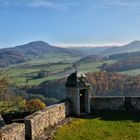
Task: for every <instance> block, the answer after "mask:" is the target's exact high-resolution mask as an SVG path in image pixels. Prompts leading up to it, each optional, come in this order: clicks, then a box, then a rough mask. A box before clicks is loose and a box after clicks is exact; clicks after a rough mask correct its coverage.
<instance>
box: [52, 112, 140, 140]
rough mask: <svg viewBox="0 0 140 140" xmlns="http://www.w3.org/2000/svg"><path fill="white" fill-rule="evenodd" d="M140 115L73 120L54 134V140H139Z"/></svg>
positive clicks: (96, 116)
mask: <svg viewBox="0 0 140 140" xmlns="http://www.w3.org/2000/svg"><path fill="white" fill-rule="evenodd" d="M139 139H140V114H112V113H105V114H102V115H93V117H90V118H74V119H73V121H72V122H71V123H70V124H67V125H65V126H63V127H61V128H60V129H58V131H57V132H56V134H55V135H54V140H139Z"/></svg>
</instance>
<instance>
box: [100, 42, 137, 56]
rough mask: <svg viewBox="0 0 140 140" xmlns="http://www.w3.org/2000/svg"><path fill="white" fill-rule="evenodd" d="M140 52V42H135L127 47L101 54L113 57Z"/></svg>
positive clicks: (112, 48)
mask: <svg viewBox="0 0 140 140" xmlns="http://www.w3.org/2000/svg"><path fill="white" fill-rule="evenodd" d="M136 51H140V41H133V42H131V43H129V44H127V45H123V46H119V47H118V46H114V47H111V48H109V49H106V50H104V51H102V52H101V54H102V55H112V54H118V53H126V52H136Z"/></svg>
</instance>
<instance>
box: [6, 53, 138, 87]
mask: <svg viewBox="0 0 140 140" xmlns="http://www.w3.org/2000/svg"><path fill="white" fill-rule="evenodd" d="M80 58H81V57H79V56H73V55H68V54H63V53H50V54H48V55H44V56H41V57H40V58H34V59H33V60H28V61H26V62H24V63H20V64H14V65H10V66H8V67H7V68H6V71H7V72H8V73H9V75H10V76H11V77H12V79H13V81H14V82H15V83H16V84H18V85H27V84H28V85H38V84H40V83H42V82H43V81H52V80H57V79H60V78H63V77H65V76H67V75H68V74H70V73H72V72H74V71H75V69H74V68H73V67H72V65H73V63H74V62H76V61H77V60H79V59H80ZM114 62H115V61H114V60H104V61H103V60H102V61H100V62H96V61H94V62H90V63H89V62H88V63H81V64H80V65H79V66H78V67H77V69H78V71H80V72H82V73H88V72H97V71H100V68H99V67H100V66H101V65H102V64H103V63H107V64H112V63H114ZM40 71H44V72H45V73H46V76H45V77H43V78H36V79H35V78H32V77H34V76H36V75H37V74H38V73H39V72H40ZM121 73H122V74H128V75H137V74H140V69H135V70H129V71H124V72H121Z"/></svg>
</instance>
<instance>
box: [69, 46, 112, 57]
mask: <svg viewBox="0 0 140 140" xmlns="http://www.w3.org/2000/svg"><path fill="white" fill-rule="evenodd" d="M109 48H110V47H109V46H105V47H72V48H69V49H70V50H71V49H72V50H76V51H79V52H80V53H81V54H83V55H84V56H88V55H93V54H95V55H98V54H100V53H102V52H103V51H105V50H107V49H109Z"/></svg>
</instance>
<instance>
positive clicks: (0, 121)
mask: <svg viewBox="0 0 140 140" xmlns="http://www.w3.org/2000/svg"><path fill="white" fill-rule="evenodd" d="M4 126H5V122H4V120H3V118H2V116H1V115H0V128H2V127H4Z"/></svg>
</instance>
